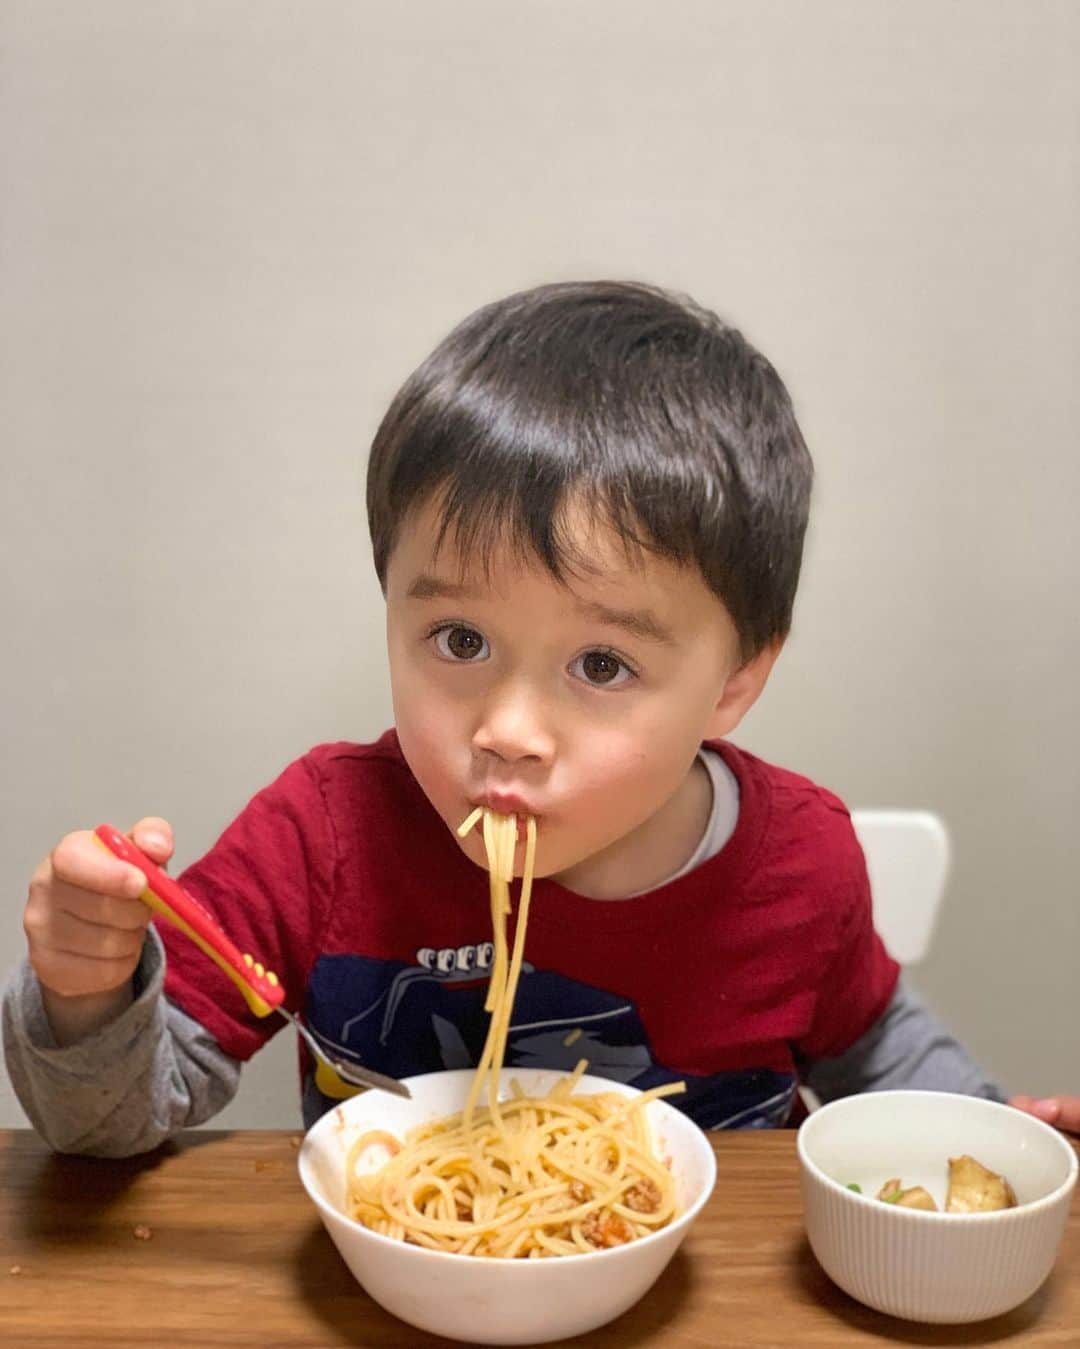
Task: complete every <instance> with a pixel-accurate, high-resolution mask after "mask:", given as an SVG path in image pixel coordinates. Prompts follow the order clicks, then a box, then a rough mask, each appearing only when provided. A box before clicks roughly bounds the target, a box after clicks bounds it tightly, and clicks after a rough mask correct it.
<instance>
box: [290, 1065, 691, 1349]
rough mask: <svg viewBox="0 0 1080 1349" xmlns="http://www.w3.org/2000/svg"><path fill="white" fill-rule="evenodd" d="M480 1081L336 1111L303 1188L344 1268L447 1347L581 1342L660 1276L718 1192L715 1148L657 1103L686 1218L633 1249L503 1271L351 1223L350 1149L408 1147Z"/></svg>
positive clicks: (592, 1081)
mask: <svg viewBox="0 0 1080 1349" xmlns="http://www.w3.org/2000/svg"><path fill="white" fill-rule="evenodd" d="M563 1076H564V1074H562V1073H558V1072H554V1071H548V1070H543V1069H534V1068H513V1069H504V1070H503V1073H502V1075H501V1094H503V1095H508V1094H509V1090H510V1080H511V1078H516V1079H517V1081H518V1082H520V1083H521V1086H522V1088H523V1089H524V1091H525V1092H526V1093H527V1094H529V1095H533V1096H541V1095H544V1094H545V1093H546V1092H547V1091H548V1090H549V1088H551V1087H552V1086H553V1085H554V1084H555V1083H556V1082H557V1081H558V1080H559V1079H560V1078H561V1077H563ZM472 1080H473V1072H472V1070H471V1069H464V1070H461V1071H456V1072H445V1073H427V1074H424V1075H422V1076H419V1077H410V1078H407V1079H406V1083H407V1085H408V1087H409V1090H410V1091H411V1092H412V1100H411V1101H406V1100H404V1099H402V1098H401V1097H398V1096H391V1095H388V1094H387V1093H386V1092H380V1091H368V1092H364V1093H363V1094H362V1095H360V1096H354V1097H352V1098H351V1099H350V1100H348V1101H345V1102H344V1103H343V1104H342V1105H339V1106H335V1108H334V1109H333V1110H331V1111H329V1112H328V1113H327V1114H325V1115H324V1116H323V1117H322V1119H320V1120H319V1121H318V1122H317V1123H316V1124H315V1125H314V1126H313V1127H312V1128H311V1129H310V1130H309V1132H308V1134H307V1136H306V1137H305V1139H304V1143H303V1146H302V1147H301V1149H300V1179H301V1180H302V1182H303V1184H304V1188H305V1189H306V1190H307V1192H308V1194H309V1195H310V1196H311V1198H312V1200H313V1201H314V1203H315V1206H316V1207H317V1208H318V1210H319V1214H320V1216H321V1218H322V1220H323V1223H324V1224H325V1225H326V1230H327V1231H328V1232H329V1233H330V1236H331V1238H332V1239H333V1241H334V1244H335V1245H336V1246H337V1248H338V1250H339V1251H340V1253H341V1256H342V1258H343V1259H344V1261H345V1263H346V1264H347V1265H348V1267H349V1269H350V1270H351V1271H352V1273H353V1274H354V1275H355V1277H356V1279H357V1280H358V1281H359V1282H360V1283H361V1284H362V1285H363V1287H364V1288H365V1289H366V1290H367V1292H368V1293H369V1294H370V1295H371V1296H372V1297H373V1298H374V1299H375V1301H376V1302H378V1303H380V1304H381V1305H382V1306H383V1307H385V1308H386V1310H387V1311H389V1312H392V1313H393V1314H394V1315H395V1316H397V1317H400V1318H401V1320H402V1321H407V1322H408V1323H409V1324H410V1325H414V1326H419V1327H420V1329H421V1330H429V1331H432V1332H434V1333H435V1334H438V1335H445V1336H447V1337H449V1338H450V1339H457V1340H466V1341H468V1342H469V1343H472V1344H505V1345H510V1344H542V1343H544V1342H546V1341H548V1340H559V1339H564V1338H568V1337H572V1336H574V1335H584V1334H585V1333H586V1332H587V1331H590V1330H593V1329H595V1328H596V1327H597V1326H601V1325H604V1324H606V1323H607V1322H608V1321H611V1320H614V1318H615V1317H616V1316H619V1315H621V1314H622V1313H623V1312H624V1311H626V1309H627V1308H628V1307H630V1306H632V1305H633V1304H634V1303H635V1302H637V1300H638V1299H639V1298H640V1297H641V1296H642V1294H644V1293H645V1292H647V1291H648V1289H649V1288H650V1287H651V1286H652V1284H653V1283H654V1282H655V1281H656V1279H657V1278H658V1277H659V1276H660V1273H661V1271H662V1270H663V1269H664V1267H665V1265H666V1264H667V1263H668V1261H669V1260H670V1259H671V1257H672V1256H673V1255H674V1254H675V1252H676V1250H677V1249H678V1247H679V1244H680V1243H681V1241H682V1239H683V1238H684V1237H685V1236H686V1233H687V1231H688V1230H689V1228H690V1224H691V1223H692V1222H693V1221H694V1218H695V1217H696V1216H697V1214H698V1212H699V1211H700V1209H701V1207H702V1205H703V1204H704V1203H705V1201H706V1200H707V1199H708V1197H709V1195H710V1194H711V1193H712V1189H713V1185H714V1183H715V1180H716V1159H715V1156H714V1154H713V1150H712V1146H711V1144H710V1143H709V1140H708V1138H707V1137H706V1136H705V1134H704V1133H702V1131H701V1130H700V1129H699V1128H698V1126H697V1125H696V1124H695V1123H694V1122H693V1121H692V1120H691V1119H689V1118H688V1116H686V1115H684V1114H682V1113H681V1112H680V1111H678V1110H675V1109H674V1108H673V1107H671V1106H670V1105H668V1104H667V1103H666V1102H665V1101H653V1102H651V1103H650V1104H649V1105H648V1107H647V1110H648V1115H649V1124H650V1127H651V1129H652V1135H653V1143H654V1146H655V1147H656V1150H657V1154H658V1155H659V1156H661V1157H670V1159H671V1171H672V1175H673V1176H674V1178H675V1187H676V1194H677V1197H678V1204H679V1215H678V1217H676V1219H675V1220H674V1221H673V1222H672V1223H670V1224H669V1225H668V1226H667V1227H665V1228H662V1229H661V1230H660V1231H658V1232H655V1233H653V1234H652V1235H651V1236H647V1237H641V1238H640V1239H639V1240H637V1241H632V1242H629V1243H628V1244H627V1245H625V1246H616V1247H614V1248H612V1249H611V1250H603V1251H597V1252H596V1253H595V1254H589V1255H564V1256H558V1257H553V1258H552V1259H550V1260H498V1259H493V1258H491V1257H483V1256H469V1255H450V1254H447V1253H445V1252H442V1251H431V1250H427V1249H425V1248H424V1247H421V1246H413V1245H411V1244H407V1243H405V1242H403V1241H395V1240H393V1239H391V1238H390V1237H384V1236H380V1235H379V1234H378V1233H376V1232H371V1231H369V1230H368V1229H367V1228H366V1227H363V1226H362V1225H361V1224H360V1223H357V1222H354V1221H353V1220H352V1219H351V1218H348V1217H346V1215H345V1188H346V1180H345V1158H346V1155H347V1153H348V1150H349V1147H350V1145H351V1144H352V1142H353V1141H354V1140H355V1139H356V1138H357V1137H358V1136H359V1135H360V1134H362V1133H365V1132H366V1131H367V1130H369V1129H386V1130H389V1132H391V1133H393V1134H396V1135H397V1136H398V1137H402V1136H403V1135H404V1134H405V1132H406V1131H407V1130H408V1129H410V1128H412V1127H413V1126H414V1125H416V1124H421V1123H426V1122H428V1121H430V1120H434V1119H439V1118H440V1117H441V1116H443V1115H450V1114H453V1113H454V1112H455V1111H458V1110H460V1109H461V1108H462V1107H463V1106H464V1104H465V1098H466V1096H467V1095H468V1091H469V1086H470V1084H471V1082H472ZM578 1091H579V1092H581V1093H583V1094H584V1093H590V1092H599V1091H613V1092H618V1094H619V1095H620V1096H638V1095H640V1092H638V1091H636V1090H635V1089H634V1088H633V1087H627V1086H623V1085H622V1084H620V1083H618V1082H612V1081H608V1079H606V1078H600V1077H583V1078H582V1079H581V1085H580V1086H579V1087H578Z"/></svg>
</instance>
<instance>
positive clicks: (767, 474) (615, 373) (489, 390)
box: [367, 281, 812, 659]
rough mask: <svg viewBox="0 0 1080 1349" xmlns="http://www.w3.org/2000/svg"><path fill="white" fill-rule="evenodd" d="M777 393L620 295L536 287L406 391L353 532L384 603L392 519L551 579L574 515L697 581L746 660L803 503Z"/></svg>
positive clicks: (682, 313)
mask: <svg viewBox="0 0 1080 1349" xmlns="http://www.w3.org/2000/svg"><path fill="white" fill-rule="evenodd" d="M811 478H812V468H811V464H810V456H809V453H808V452H807V449H806V445H805V443H804V441H803V438H802V435H801V433H800V431H799V428H798V425H797V424H796V421H795V416H794V413H793V411H792V406H791V400H790V398H789V397H788V393H787V390H786V389H785V388H784V385H783V383H782V381H781V379H780V377H779V376H778V375H777V373H776V371H775V370H774V369H773V367H772V366H771V365H770V364H769V362H768V361H767V360H766V359H765V358H764V356H762V355H761V354H760V353H759V352H757V351H755V350H754V348H753V347H752V346H751V345H750V344H749V343H748V342H747V341H746V340H745V338H744V337H743V336H742V335H741V334H740V333H739V332H737V331H736V330H735V329H734V328H730V327H728V326H727V324H725V323H723V322H722V321H721V320H720V319H719V318H717V317H716V315H715V314H712V313H710V312H709V311H708V310H706V309H702V308H700V307H699V306H698V305H696V304H694V303H693V302H692V301H691V300H689V299H686V298H684V297H681V296H674V295H670V294H668V293H666V292H664V291H662V290H658V289H655V288H653V287H650V286H644V285H637V284H632V283H626V282H607V281H603V282H592V283H577V282H568V283H564V284H559V285H551V286H540V287H538V288H537V289H535V290H529V291H523V292H521V293H519V294H516V295H511V296H509V297H508V298H507V299H504V300H499V301H497V302H496V303H495V304H490V305H487V306H485V307H484V308H483V309H480V310H478V311H477V312H476V313H475V314H472V315H471V316H470V317H469V318H467V319H465V321H464V322H463V323H461V324H459V325H458V327H456V328H455V329H454V330H453V332H451V333H450V334H449V336H447V337H446V338H444V340H443V341H442V342H440V344H439V345H438V346H437V347H436V348H435V350H434V351H433V352H432V354H431V355H430V356H429V357H428V358H427V360H426V361H424V363H423V364H422V365H421V366H420V367H419V368H418V369H417V370H416V371H415V373H414V374H413V375H411V376H410V378H409V379H408V380H407V381H406V383H405V385H404V386H403V387H402V389H401V391H400V392H399V393H398V395H397V397H396V398H395V399H394V401H393V403H392V404H391V405H390V408H389V410H388V411H387V413H386V416H385V417H384V418H383V421H382V425H381V426H380V427H379V430H378V432H377V433H376V436H375V440H374V443H373V445H372V450H371V459H370V463H369V465H368V482H367V505H368V521H369V524H370V527H371V538H372V544H373V547H374V552H375V567H376V570H377V572H378V575H379V580H380V581H381V582H382V585H383V587H384V588H385V586H386V568H387V562H388V560H389V557H390V553H391V551H392V549H393V547H394V543H395V541H396V538H397V533H398V530H399V529H400V527H401V523H402V521H403V520H404V518H405V517H406V515H407V514H408V513H409V512H410V511H411V510H413V509H414V508H416V507H418V506H420V505H422V504H423V503H424V502H426V501H427V500H429V499H430V498H432V497H433V496H436V495H437V496H438V499H439V507H440V511H441V513H442V529H441V533H440V535H439V538H440V541H441V540H442V539H443V538H445V536H446V534H447V532H448V531H452V532H453V535H454V538H455V541H456V543H457V544H458V546H459V548H460V549H461V550H462V552H463V553H465V554H466V555H469V556H475V557H477V559H478V560H479V561H480V562H481V564H482V565H484V566H485V567H486V566H488V564H490V561H491V558H492V556H493V554H494V551H495V549H496V548H497V547H499V546H500V545H504V544H507V543H509V544H510V546H511V547H513V548H514V549H515V550H516V551H517V552H518V554H519V555H520V556H522V557H523V558H525V557H529V556H533V557H537V558H539V559H540V560H542V562H543V563H544V564H545V565H546V566H547V567H548V568H549V569H550V571H551V572H552V574H553V575H554V576H555V577H556V578H558V579H560V580H564V579H566V577H567V576H568V575H573V574H574V573H575V572H577V571H581V570H583V569H584V570H588V565H589V564H588V560H587V558H586V557H585V556H584V555H583V554H582V552H581V551H580V548H575V546H574V542H573V540H571V539H569V538H568V537H567V532H566V528H565V523H566V522H565V514H564V507H565V506H566V505H567V503H568V502H569V501H573V502H575V503H578V502H580V503H581V504H583V505H584V506H585V508H586V510H587V511H588V512H589V514H590V518H594V519H598V520H600V521H602V522H604V523H606V524H609V525H610V526H611V527H612V528H613V529H614V530H615V531H616V533H617V534H618V535H619V536H620V537H621V538H622V540H623V541H624V543H625V544H626V545H627V546H628V547H630V548H641V547H643V548H645V549H648V550H650V551H652V552H654V553H656V554H657V555H659V556H661V557H664V558H667V559H670V560H672V561H674V562H676V563H680V564H682V565H694V566H696V567H697V568H698V569H699V570H700V572H701V574H702V576H703V577H704V579H705V581H706V583H707V584H708V586H709V587H710V589H711V590H712V591H713V592H714V593H715V594H716V595H717V596H718V597H719V598H720V600H721V601H722V602H723V603H724V605H725V607H726V608H727V610H728V612H729V613H730V614H731V617H732V619H733V620H734V622H735V626H736V628H737V630H738V633H739V637H740V640H741V645H742V651H743V656H744V658H746V659H749V658H750V657H751V656H753V655H755V654H756V653H757V652H758V651H760V650H762V648H764V647H765V646H767V645H768V644H769V643H770V642H772V641H773V640H774V639H776V638H781V637H784V636H786V634H787V632H788V629H789V628H790V626H791V612H792V606H793V604H794V600H795V590H796V586H797V584H798V579H799V566H800V561H801V558H802V544H803V535H804V533H805V531H806V519H807V512H808V508H809V500H810V484H811Z"/></svg>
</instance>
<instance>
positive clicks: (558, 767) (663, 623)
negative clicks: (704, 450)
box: [387, 504, 775, 898]
mask: <svg viewBox="0 0 1080 1349" xmlns="http://www.w3.org/2000/svg"><path fill="white" fill-rule="evenodd" d="M579 514H580V513H579ZM569 523H570V525H571V527H572V526H573V524H574V519H573V516H571V518H570V521H569ZM577 523H578V525H579V530H580V531H585V533H584V535H582V533H581V532H579V533H578V535H577V538H578V543H579V547H581V553H582V555H583V556H585V557H588V558H589V559H590V560H591V563H592V566H593V567H594V568H595V571H590V573H589V574H588V575H587V576H585V577H583V578H581V579H577V578H574V579H572V580H570V582H569V583H568V584H561V583H560V582H558V581H557V580H556V579H555V578H554V577H553V576H552V575H551V574H550V572H549V571H548V570H547V569H546V568H545V567H544V565H543V564H542V563H541V562H540V561H539V560H537V561H536V562H535V563H533V564H530V565H526V564H523V563H522V562H520V561H515V560H514V558H513V556H512V555H511V554H509V553H505V554H504V555H503V556H501V557H497V558H496V559H495V563H496V565H494V566H493V567H492V569H491V577H492V579H491V580H490V581H488V580H486V579H485V577H484V574H483V571H482V570H481V569H480V568H476V567H470V566H469V565H468V563H467V562H466V561H465V560H464V559H462V558H461V557H460V555H459V554H458V552H457V551H456V549H455V546H454V543H453V538H452V535H448V536H447V538H446V539H445V540H444V542H443V545H442V547H441V549H440V550H439V552H438V555H437V556H436V552H435V543H436V539H437V535H438V526H439V515H438V513H437V510H436V509H435V507H434V505H430V504H429V505H428V506H425V507H423V508H421V509H420V510H418V511H416V512H414V513H413V514H412V515H411V516H410V517H409V519H408V520H407V521H406V523H405V525H404V526H403V528H402V530H401V535H400V538H399V539H398V542H397V544H396V546H395V549H394V551H393V553H392V555H391V558H390V562H389V567H388V573H387V639H388V646H389V656H390V678H391V686H392V690H393V700H394V715H395V722H396V726H397V732H398V736H399V738H400V741H401V747H402V750H403V752H404V754H405V758H406V760H407V761H408V763H409V766H410V768H411V769H412V771H413V773H414V774H415V776H416V778H417V780H418V781H419V783H420V785H421V787H422V788H423V790H424V792H425V793H426V795H427V797H428V799H429V800H430V801H431V803H432V804H433V806H434V807H435V809H436V810H437V811H438V812H439V814H440V815H441V816H442V818H443V820H444V821H445V823H446V825H447V826H448V828H450V829H451V830H453V831H455V837H456V836H457V835H456V829H457V826H458V825H459V824H460V823H461V822H462V820H464V818H465V817H466V816H467V815H468V814H469V813H470V811H472V810H473V809H474V807H476V806H478V805H485V806H490V807H492V808H493V809H495V810H498V811H501V812H503V813H505V814H517V815H519V816H521V815H533V816H535V817H536V822H537V845H536V872H537V875H541V876H550V877H552V878H554V879H556V880H558V881H560V882H561V883H562V884H564V885H566V886H567V887H568V888H570V889H572V890H576V891H578V892H579V893H581V894H586V895H592V896H594V897H597V898H604V897H609V896H617V895H620V894H627V893H632V892H634V891H638V890H643V889H646V888H648V887H649V886H650V885H654V884H657V883H659V882H660V881H662V880H664V879H665V878H666V877H667V876H669V875H671V873H672V872H673V871H675V870H677V869H678V867H680V866H681V865H682V864H683V862H685V861H686V860H687V858H688V856H689V855H690V853H691V852H692V851H693V849H694V847H695V846H696V845H697V843H698V842H699V840H700V837H701V833H702V830H703V828H704V825H705V823H706V820H707V817H708V812H709V808H710V806H711V795H710V789H709V786H708V781H707V778H706V776H705V774H704V773H703V771H701V769H700V767H699V766H696V765H695V755H696V753H697V749H698V746H699V744H700V742H701V741H702V740H703V739H707V738H710V737H714V736H719V735H723V734H726V733H727V732H728V731H730V730H731V729H732V728H733V726H734V725H735V724H737V722H738V721H739V719H740V718H741V716H742V714H743V712H744V711H745V710H746V708H747V707H748V706H749V705H750V703H751V702H753V699H754V697H755V696H756V694H757V692H758V691H759V690H760V687H761V685H762V684H763V683H764V679H765V677H766V676H767V674H768V667H770V666H771V664H772V658H773V655H774V654H775V653H772V652H770V653H767V654H766V655H764V656H762V657H758V658H757V660H756V661H755V662H751V663H750V665H748V666H742V662H741V661H740V657H739V644H738V636H737V633H736V631H735V626H734V624H733V622H732V620H731V618H730V616H729V615H728V613H727V611H726V609H725V608H724V606H723V605H722V604H721V602H720V601H719V600H718V599H717V598H716V596H715V595H714V594H713V593H712V592H711V591H710V590H709V588H708V587H707V586H706V584H705V582H704V581H703V580H702V578H701V576H700V575H699V573H698V572H697V571H696V570H694V569H691V568H681V567H677V566H674V565H672V564H671V563H669V562H666V561H664V560H662V559H660V558H657V557H655V556H653V555H651V554H642V555H641V556H640V558H634V559H631V558H629V557H628V556H627V554H626V551H625V550H624V548H623V547H622V545H621V544H620V542H619V540H618V539H617V538H616V537H615V536H614V535H612V534H610V533H608V532H607V531H604V530H599V529H597V528H596V527H595V526H594V525H592V524H591V523H590V522H589V521H588V520H586V519H584V518H581V519H580V520H579V521H578V522H577ZM583 544H584V545H587V546H582V545H583ZM759 666H760V667H762V668H761V669H759V668H758V667H759ZM740 667H741V668H740ZM748 672H749V673H748ZM759 676H760V677H759ZM522 837H523V833H522V831H520V830H519V844H518V850H517V856H516V870H517V871H518V872H520V870H521V865H522V859H523V855H524V847H523V844H522V842H521V840H522ZM460 846H461V847H462V849H463V850H464V852H465V853H466V854H467V855H468V856H469V857H470V858H471V859H472V860H473V861H474V862H476V863H477V864H478V865H480V866H484V865H486V861H485V854H484V847H483V839H482V837H481V834H480V832H479V830H478V829H477V830H473V831H472V832H471V833H470V834H469V836H468V837H467V838H465V839H462V840H460Z"/></svg>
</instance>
